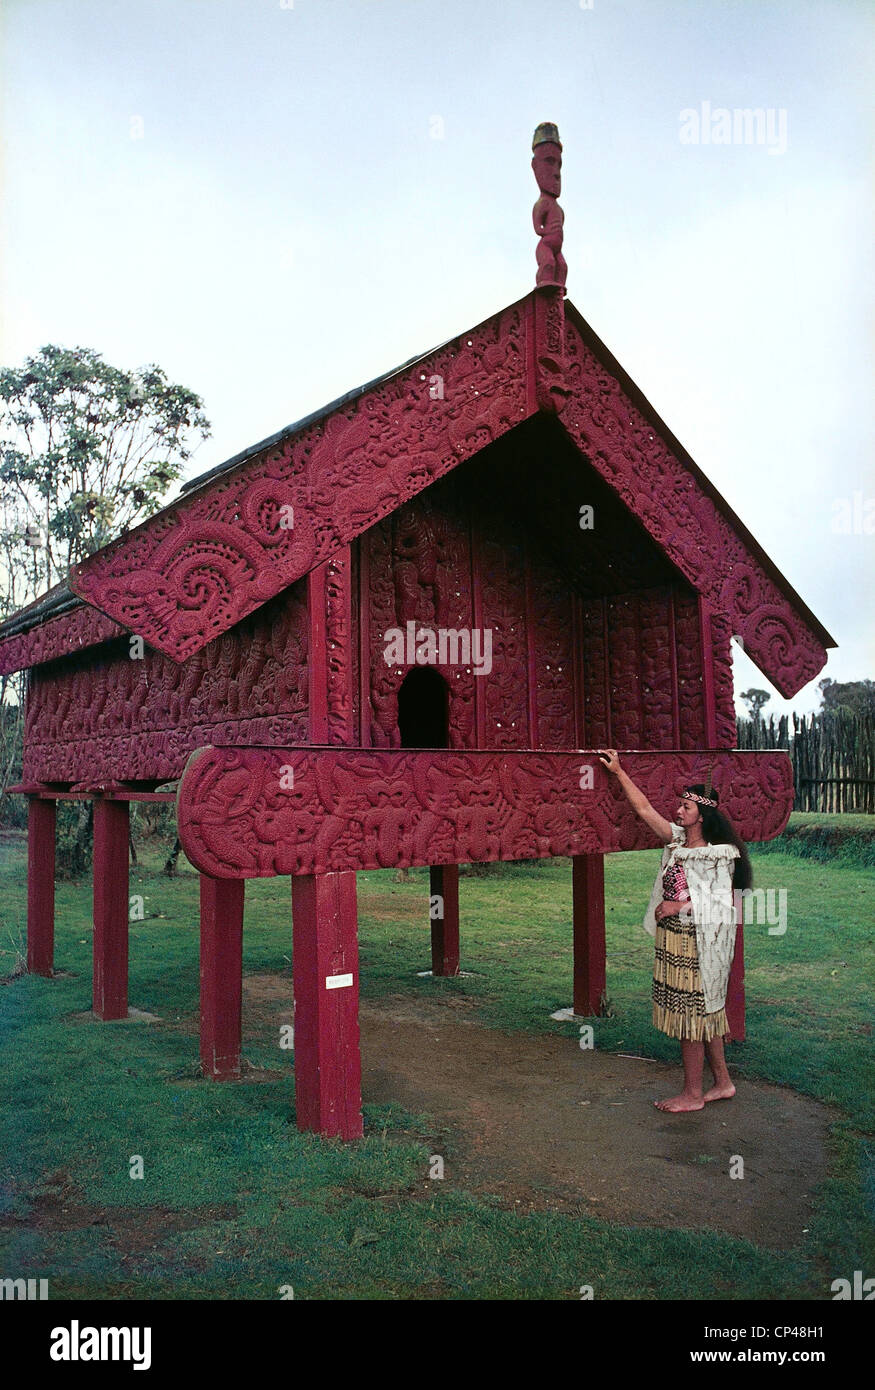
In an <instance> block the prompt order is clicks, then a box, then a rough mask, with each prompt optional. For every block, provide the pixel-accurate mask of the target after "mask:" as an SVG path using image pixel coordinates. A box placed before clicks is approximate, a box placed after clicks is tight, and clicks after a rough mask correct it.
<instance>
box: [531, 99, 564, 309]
mask: <svg viewBox="0 0 875 1390" xmlns="http://www.w3.org/2000/svg"><path fill="white" fill-rule="evenodd" d="M532 150H533V154H532V170H533V172H534V175H535V179H536V181H537V184H538V188H539V189H540V190H541V196H540V198H539V199H538V201H537V202H536V203H535V206H534V207H533V208H532V222H533V223H534V227H535V231H536V232H537V234H538V238H539V240H538V248H537V251H536V252H535V256H536V258H537V261H538V274H537V276H536V278H535V284H536V285H538V286H545V285H552V286H556V287H557V288H560V289H562V290H564V288H565V280H566V277H567V275H568V266H567V265H566V262H565V257H564V256H563V255H562V238H563V235H564V234H563V230H562V224H563V223H564V221H565V213H564V212H563V211H562V209H561V207H560V206H559V204H558V202H557V201H556V199H557V198H558V197H559V194H560V193H561V192H562V142H561V141H560V139H559V131H558V130H557V128H556V126H555V125H553V124H552V123H551V122H549V121H544V122H542V123H541V125H539V126H538V128H537V130H536V131H535V134H534V138H533V140H532Z"/></svg>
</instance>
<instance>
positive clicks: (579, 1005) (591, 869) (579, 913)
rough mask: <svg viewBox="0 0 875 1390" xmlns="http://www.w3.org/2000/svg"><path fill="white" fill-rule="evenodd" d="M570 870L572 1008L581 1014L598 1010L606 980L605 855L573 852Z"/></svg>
mask: <svg viewBox="0 0 875 1390" xmlns="http://www.w3.org/2000/svg"><path fill="white" fill-rule="evenodd" d="M571 874H572V879H571V883H572V914H573V924H574V926H573V934H574V1012H575V1013H576V1014H583V1015H587V1014H600V1013H601V1011H602V1008H603V1003H604V994H605V987H606V983H607V979H606V965H605V859H604V855H603V854H574V855H572V856H571Z"/></svg>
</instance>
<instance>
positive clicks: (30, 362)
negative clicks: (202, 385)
mask: <svg viewBox="0 0 875 1390" xmlns="http://www.w3.org/2000/svg"><path fill="white" fill-rule="evenodd" d="M202 406H203V402H202V401H201V399H200V397H199V396H196V395H195V394H194V392H193V391H189V390H187V389H186V388H185V387H183V386H174V385H172V384H171V383H170V382H168V380H167V377H166V375H165V374H164V372H163V371H162V370H161V368H160V367H157V366H154V365H152V366H148V367H143V368H142V369H141V370H140V371H138V372H129V371H122V370H121V369H119V368H117V367H111V366H110V365H109V363H107V362H104V360H103V358H102V357H101V355H100V353H98V352H92V351H91V350H90V349H89V348H81V347H77V348H60V347H56V346H54V345H51V344H50V345H49V346H48V347H44V348H42V349H41V350H40V352H39V354H38V355H37V356H36V357H29V358H27V360H26V361H25V363H24V366H23V367H20V368H4V369H3V370H0V618H2V617H6V616H8V615H9V614H10V613H13V612H15V610H16V609H18V608H21V607H23V606H24V605H25V604H26V603H28V602H29V601H30V600H31V599H32V598H35V597H36V596H37V595H39V594H41V593H43V592H44V591H45V590H46V589H51V588H52V587H53V585H55V584H56V583H57V582H58V581H59V580H61V579H63V578H65V577H66V574H67V570H68V569H69V567H70V566H71V565H73V564H76V563H77V562H78V561H79V560H82V559H84V558H85V557H86V556H87V555H91V554H93V552H94V551H95V550H99V549H100V548H101V546H104V545H106V544H107V543H108V542H109V541H111V540H113V539H114V538H115V537H116V536H117V535H120V534H121V533H122V532H123V531H126V530H129V529H130V528H131V527H132V526H136V525H137V523H138V522H140V521H144V520H145V519H146V517H148V516H151V514H152V513H153V512H155V511H157V510H158V508H159V507H160V506H161V503H162V501H163V499H164V496H165V494H166V492H167V490H168V488H169V487H170V485H171V483H173V482H175V481H176V480H177V479H178V478H179V476H180V474H181V472H182V465H183V464H184V463H185V461H186V459H188V458H190V457H191V446H192V443H193V441H195V440H197V441H198V442H200V440H202V439H205V438H206V437H207V436H208V434H209V428H210V426H209V421H208V420H207V418H206V416H205V415H204V414H203V410H202ZM22 693H23V680H22V679H21V675H20V674H17V675H14V676H11V677H8V676H4V677H2V678H0V716H2V717H0V821H3V820H7V821H9V820H12V821H17V820H20V818H21V815H22V814H23V813H24V807H23V805H22V804H21V803H20V802H17V804H16V805H15V806H12V805H11V804H10V802H11V800H12V799H11V798H9V797H8V796H6V795H5V788H6V787H7V786H9V785H10V784H11V782H13V781H15V780H16V779H17V778H19V777H20V772H21V767H20V758H21V709H22ZM16 801H17V799H16ZM82 806H85V807H86V809H87V810H88V811H89V812H90V809H91V804H90V803H87V804H86V803H82ZM76 809H77V808H76V807H74V806H66V805H65V804H64V803H62V805H61V808H60V826H59V829H60V837H59V863H60V864H61V866H62V867H63V866H64V865H66V867H67V868H68V871H72V872H75V871H76V870H77V869H81V868H82V867H84V866H86V865H87V862H88V858H87V851H88V845H87V840H88V834H89V829H90V823H89V824H86V823H85V822H84V820H83V817H82V816H78V817H77V816H76V815H75V813H76ZM80 809H81V807H80ZM68 848H69V852H68Z"/></svg>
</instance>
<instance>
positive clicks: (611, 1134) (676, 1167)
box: [243, 975, 836, 1248]
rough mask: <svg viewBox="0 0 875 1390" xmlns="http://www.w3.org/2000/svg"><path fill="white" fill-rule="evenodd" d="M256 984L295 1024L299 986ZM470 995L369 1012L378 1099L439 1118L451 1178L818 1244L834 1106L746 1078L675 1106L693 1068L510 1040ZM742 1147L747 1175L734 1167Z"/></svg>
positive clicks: (259, 998) (767, 1239) (656, 1222)
mask: <svg viewBox="0 0 875 1390" xmlns="http://www.w3.org/2000/svg"><path fill="white" fill-rule="evenodd" d="M243 983H244V994H245V997H246V1007H247V1011H248V1010H249V1009H253V1008H254V1009H256V1010H258V1011H261V1010H264V1009H270V1008H271V1004H273V1010H272V1011H273V1012H274V1013H275V1015H276V1017H277V1019H279V1018H280V1016H282V1018H283V1020H284V1021H289V1018H290V1015H289V1013H288V1007H289V998H288V994H289V982H288V980H286V979H282V978H281V977H277V976H266V975H260V976H250V977H247V978H246V979H245V980H244V982H243ZM463 998H464V997H463V996H458V997H457V998H453V997H451V996H450V995H449V994H448V995H447V997H446V999H444V1000H440V1001H434V1000H424V999H419V1000H411V999H409V998H407V997H404V996H398V997H389V998H385V999H382V1000H380V1001H379V1002H370V1001H363V1003H362V1005H361V1013H360V1018H361V1038H362V1068H363V1098H364V1100H365V1102H366V1103H367V1102H374V1103H385V1102H388V1101H395V1102H397V1103H399V1104H401V1105H403V1106H404V1107H405V1108H406V1109H408V1110H410V1111H413V1112H414V1113H418V1114H425V1115H427V1116H428V1117H429V1127H428V1129H427V1130H425V1131H424V1133H423V1138H424V1139H425V1140H426V1142H427V1143H429V1144H430V1145H432V1152H433V1153H439V1154H441V1155H442V1156H443V1158H444V1160H445V1181H451V1182H453V1183H454V1184H457V1185H458V1186H460V1187H465V1188H468V1189H471V1190H474V1191H477V1192H482V1193H492V1194H495V1195H497V1196H499V1197H501V1198H502V1199H503V1200H504V1201H506V1202H507V1204H508V1205H509V1206H512V1205H514V1204H515V1203H517V1202H519V1203H521V1204H524V1205H526V1206H533V1207H536V1208H540V1209H547V1208H549V1209H553V1210H566V1211H573V1212H574V1213H576V1214H586V1215H593V1216H599V1217H601V1218H603V1219H605V1220H609V1221H615V1222H619V1223H626V1224H630V1225H639V1226H640V1225H645V1226H668V1225H670V1226H692V1227H710V1228H712V1229H714V1230H720V1231H726V1232H728V1233H730V1234H732V1235H737V1236H742V1237H746V1238H747V1239H749V1240H752V1241H754V1242H756V1243H757V1244H759V1245H765V1246H771V1247H774V1248H788V1247H791V1246H794V1245H799V1244H802V1243H804V1241H805V1234H804V1229H805V1227H807V1226H808V1225H809V1224H810V1223H809V1218H810V1216H811V1213H812V1205H813V1199H812V1192H813V1190H814V1188H815V1187H816V1186H817V1184H818V1183H819V1182H821V1181H822V1179H823V1178H824V1177H825V1176H826V1167H827V1155H826V1135H827V1127H828V1125H829V1124H830V1122H831V1121H832V1120H834V1119H835V1118H836V1116H835V1115H834V1114H833V1113H832V1112H831V1111H830V1110H829V1109H828V1108H827V1107H826V1106H823V1105H820V1104H818V1103H817V1102H815V1101H812V1100H809V1099H807V1098H806V1097H803V1096H800V1095H797V1094H796V1093H795V1092H794V1091H789V1090H785V1089H782V1088H781V1087H778V1086H770V1085H766V1084H764V1083H761V1082H750V1081H744V1080H741V1079H739V1078H738V1077H736V1084H737V1087H738V1094H737V1096H736V1097H735V1099H734V1100H732V1101H729V1102H716V1103H713V1104H709V1105H708V1106H706V1107H705V1109H704V1110H702V1111H697V1112H695V1113H693V1114H688V1115H666V1114H663V1113H662V1112H661V1111H658V1110H656V1109H655V1108H654V1106H653V1101H654V1099H656V1098H658V1097H661V1096H666V1095H673V1094H675V1093H676V1091H677V1090H678V1089H679V1080H680V1067H679V1065H678V1066H677V1067H669V1066H665V1065H663V1064H662V1063H659V1062H650V1061H643V1060H635V1059H632V1058H623V1057H618V1056H615V1055H610V1054H607V1053H605V1054H600V1053H599V1052H597V1051H586V1052H584V1051H582V1050H581V1048H580V1046H579V1043H578V1040H577V1038H575V1037H570V1038H569V1037H560V1036H558V1035H557V1034H553V1033H547V1032H545V1033H544V1034H543V1035H541V1036H537V1035H533V1034H530V1033H515V1034H506V1033H501V1032H498V1031H496V1030H494V1029H490V1028H485V1027H483V1025H482V1024H478V1023H476V1022H474V1021H473V1020H472V1019H471V1018H470V1017H465V1012H466V1011H467V1008H468V1007H470V1004H471V1001H470V1000H469V999H464V1003H463ZM730 1065H731V1063H730ZM733 1155H740V1156H741V1157H742V1158H743V1160H744V1178H743V1179H740V1178H731V1177H730V1176H729V1172H730V1160H731V1158H732V1156H733Z"/></svg>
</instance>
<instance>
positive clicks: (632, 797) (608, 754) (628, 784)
mask: <svg viewBox="0 0 875 1390" xmlns="http://www.w3.org/2000/svg"><path fill="white" fill-rule="evenodd" d="M596 751H597V753H598V755H599V757H600V758H601V760H602V762H603V763H604V765H605V767H606V768H607V770H608V772H610V773H612V774H613V775H614V777H616V779H617V781H618V782H619V784H620V786H621V787H622V788H623V791H624V792H625V793H626V799H627V800H628V802H629V805H630V806H631V807H632V810H633V811H634V812H635V814H636V816H639V817H640V818H641V820H643V822H644V824H645V825H649V826H650V829H651V830H652V831H653V833H654V835H658V836H659V839H660V840H661V841H662V843H663V844H664V845H667V844H668V842H669V840H670V839H671V822H670V821H667V820H666V819H665V817H664V816H661V815H660V814H659V812H658V811H654V809H653V807H652V806H651V804H650V802H649V801H648V800H647V797H646V796H645V795H644V793H643V791H642V790H641V788H640V787H636V785H635V783H634V782H633V781H632V778H631V777H630V776H629V775H628V773H626V772H624V771H623V769H622V768H621V767H620V759H619V756H618V754H617V750H616V748H598V749H597V750H596Z"/></svg>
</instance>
